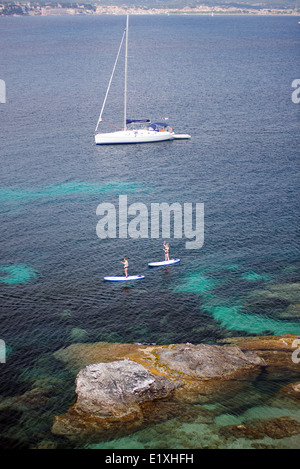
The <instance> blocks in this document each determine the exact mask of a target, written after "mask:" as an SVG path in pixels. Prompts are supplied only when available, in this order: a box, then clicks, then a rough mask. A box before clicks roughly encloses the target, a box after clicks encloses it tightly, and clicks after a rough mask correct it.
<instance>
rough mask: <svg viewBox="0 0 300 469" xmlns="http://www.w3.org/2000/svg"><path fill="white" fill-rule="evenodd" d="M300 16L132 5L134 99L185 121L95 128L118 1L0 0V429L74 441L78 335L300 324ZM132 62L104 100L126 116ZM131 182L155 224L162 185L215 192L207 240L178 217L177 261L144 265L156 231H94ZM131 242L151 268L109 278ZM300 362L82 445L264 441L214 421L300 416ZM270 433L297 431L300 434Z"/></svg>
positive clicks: (138, 265)
mask: <svg viewBox="0 0 300 469" xmlns="http://www.w3.org/2000/svg"><path fill="white" fill-rule="evenodd" d="M298 19H299V18H296V17H251V16H249V17H243V16H232V17H226V16H214V17H199V16H189V15H183V16H175V15H174V16H172V15H170V16H132V17H130V31H129V52H128V54H129V58H128V61H129V63H128V113H127V115H128V117H129V118H137V119H142V118H150V119H151V120H152V121H154V122H155V121H156V122H157V121H158V122H161V121H162V122H166V123H168V124H170V125H171V126H172V128H174V129H175V131H176V132H177V133H189V134H190V135H191V137H192V138H191V139H190V140H187V141H179V140H177V141H172V142H161V143H156V144H143V145H136V146H135V145H117V146H96V145H95V144H94V129H95V126H96V123H97V120H98V116H99V113H100V109H101V106H102V102H103V99H104V96H105V92H106V87H107V85H108V81H109V78H110V74H111V71H112V67H113V64H114V61H115V57H116V53H117V49H118V47H119V42H120V40H121V36H122V33H123V29H124V27H125V17H123V16H84V15H83V16H74V17H67V16H61V17H23V18H22V17H13V18H8V17H2V18H0V44H1V48H0V79H1V80H4V81H5V83H6V103H5V104H3V103H2V104H0V152H1V175H0V179H1V187H0V200H1V224H0V226H1V239H0V242H1V266H0V292H1V293H0V298H1V316H0V319H1V320H0V339H1V340H2V341H4V342H5V346H6V363H0V373H1V379H0V383H1V384H0V396H1V400H0V443H1V447H3V448H27V447H31V448H32V447H39V445H40V446H41V445H42V446H43V445H46V446H47V445H48V446H49V445H50V447H51V445H53V447H57V446H58V447H70V446H71V447H72V445H73V447H76V444H75V443H73V444H71V443H69V442H68V441H67V440H65V439H59V438H57V437H55V436H54V435H52V434H51V425H52V421H53V417H54V415H58V414H63V413H65V412H66V411H67V409H68V408H69V407H70V405H72V404H73V402H74V401H75V398H76V396H75V390H74V376H72V375H71V374H69V372H68V371H67V370H66V369H65V368H64V366H63V364H62V363H60V362H58V361H57V360H56V359H55V358H54V357H53V353H54V352H55V351H57V350H59V349H61V348H64V347H67V346H69V345H71V344H73V343H77V342H85V343H92V342H99V341H105V342H123V343H127V342H129V343H151V344H152V343H155V344H171V343H183V342H190V343H194V344H197V343H207V344H216V343H217V341H218V340H221V339H225V338H227V337H231V336H232V337H234V336H243V335H273V334H285V333H293V334H300V320H299V303H300V298H299V266H300V262H299V244H298V243H299V143H300V138H299V110H300V104H296V103H294V102H293V101H292V92H293V91H294V88H292V82H293V80H295V79H297V78H299V74H300V70H299V63H300V62H299V55H300V52H299V51H300V48H299V39H300V25H299V24H298ZM123 70H124V60H123V58H122V57H120V61H119V63H118V66H117V69H116V73H115V77H114V81H113V84H112V87H111V90H110V94H109V97H108V100H107V104H106V108H105V112H104V114H103V119H104V120H105V122H108V123H109V124H113V125H116V126H122V122H123ZM112 128H113V127H111V126H109V125H107V124H104V123H101V125H100V130H101V129H102V130H106V131H107V130H108V129H112ZM120 195H127V200H128V206H129V205H131V204H134V203H139V204H144V206H145V207H146V208H147V209H148V210H149V226H150V222H151V220H150V218H151V212H150V206H151V204H152V203H163V202H165V203H167V204H170V205H171V204H173V203H175V202H176V203H178V204H179V205H180V206H181V207H182V208H183V207H184V204H185V203H190V204H193V207H195V206H196V204H204V243H203V246H202V247H201V248H200V249H187V246H186V242H187V241H189V239H187V237H186V236H185V235H184V234H183V236H182V237H181V238H175V237H174V233H173V229H172V226H171V232H170V236H169V238H168V239H166V240H167V241H168V242H169V243H170V254H171V257H179V258H180V259H181V262H180V263H179V264H176V265H174V266H172V267H169V268H163V269H154V270H153V269H152V270H151V269H149V268H148V267H147V262H149V261H154V260H161V259H163V255H164V254H163V250H162V249H163V241H164V240H165V238H163V233H160V235H159V237H158V238H152V237H151V232H150V231H149V236H148V237H143V238H133V237H130V236H129V235H128V237H127V238H119V237H116V238H110V237H108V238H106V239H100V238H99V237H98V236H97V233H96V226H97V223H98V222H99V220H100V218H101V217H100V216H99V215H97V214H96V209H97V207H98V205H99V204H101V203H110V204H112V205H113V206H114V207H115V208H116V211H118V203H119V196H120ZM128 219H129V220H132V219H133V217H132V216H131V217H130V215H129V216H128ZM171 221H172V219H171ZM116 223H117V228H119V226H118V219H116ZM136 229H137V230H138V229H139V227H138V226H137V228H136ZM124 256H127V258H128V260H129V273H130V274H138V275H140V274H142V275H145V279H144V280H141V281H138V282H136V283H129V284H127V285H126V286H124V284H116V283H106V282H103V277H104V276H105V275H123V267H122V264H121V261H122V259H123V258H124ZM2 358H3V357H2ZM293 380H294V381H299V375H298V376H288V375H283V376H277V378H276V379H275V380H274V381H271V382H270V380H269V381H264V380H263V378H261V379H260V380H258V381H257V382H255V383H251V384H250V387H251V389H250V391H249V389H248V390H247V392H244V393H243V392H241V393H240V394H239V395H237V396H236V397H235V398H232V399H231V401H230V402H226V403H225V402H215V403H214V404H211V405H210V406H207V408H206V411H207V412H211V415H210V417H211V418H210V419H208V420H207V419H206V420H203V419H202V420H201V415H202V414H199V415H197V414H196V415H195V409H196V407H195V408H194V409H193V413H192V416H191V415H190V416H189V418H187V419H186V420H184V419H181V420H177V419H176V418H173V419H170V420H168V421H166V422H163V423H158V424H157V425H154V426H151V427H150V428H144V429H143V430H141V431H140V432H137V433H135V434H133V435H128V436H126V437H124V438H120V439H116V440H113V441H109V442H99V443H97V444H95V443H94V444H93V445H89V444H88V443H87V447H97V448H127V449H129V448H151V449H155V448H161V447H164V448H173V449H175V448H188V449H194V448H201V447H206V448H215V447H217V448H224V447H225V448H226V447H237V448H238V447H241V448H253V446H252V445H253V441H250V440H246V439H244V438H242V439H236V440H234V441H232V440H230V441H227V440H225V439H224V438H222V436H221V435H222V434H221V433H220V429H222V427H224V426H226V425H230V424H236V423H244V422H246V421H248V420H249V419H251V418H261V419H268V418H274V417H278V416H292V417H293V418H295V419H297V420H298V421H299V422H300V407H299V405H298V407H297V405H296V404H294V407H293V406H292V407H291V405H290V406H289V408H285V406H284V404H282V405H281V406H280V405H278V400H276V399H275V395H276V392H277V390H278V389H279V388H280V387H282V386H283V385H284V384H287V383H288V382H290V381H293ZM37 388H42V389H47V393H48V394H47V399H46V401H45V402H44V401H43V402H42V403H40V404H39V405H33V404H32V402H31V403H28V401H26V399H25V400H24V399H23V400H22V396H24V394H25V393H28V392H29V391H30V390H32V389H37ZM249 396H250V397H249ZM45 442H46V443H45ZM261 445H262V446H263V445H265V446H269V447H276V448H282V447H285V448H299V447H300V438H299V435H298V436H297V435H296V436H293V437H290V438H285V439H277V440H272V439H270V438H266V439H265V440H263V441H262V442H261Z"/></svg>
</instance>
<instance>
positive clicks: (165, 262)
mask: <svg viewBox="0 0 300 469" xmlns="http://www.w3.org/2000/svg"><path fill="white" fill-rule="evenodd" d="M177 262H180V259H170V260H169V261H161V262H148V265H149V267H160V266H161V265H171V264H177Z"/></svg>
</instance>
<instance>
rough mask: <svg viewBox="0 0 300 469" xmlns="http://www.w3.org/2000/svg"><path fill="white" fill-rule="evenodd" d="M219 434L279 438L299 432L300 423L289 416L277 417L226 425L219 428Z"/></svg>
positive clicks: (254, 438)
mask: <svg viewBox="0 0 300 469" xmlns="http://www.w3.org/2000/svg"><path fill="white" fill-rule="evenodd" d="M220 434H222V435H223V436H225V438H229V437H232V436H233V437H235V438H247V439H249V440H259V439H262V438H264V437H265V436H268V437H269V438H272V439H279V438H285V437H290V436H293V435H298V434H300V423H299V422H297V420H294V419H292V418H291V417H278V418H275V419H269V420H265V421H263V422H259V423H254V424H252V425H228V426H227V427H223V428H222V429H221V430H220Z"/></svg>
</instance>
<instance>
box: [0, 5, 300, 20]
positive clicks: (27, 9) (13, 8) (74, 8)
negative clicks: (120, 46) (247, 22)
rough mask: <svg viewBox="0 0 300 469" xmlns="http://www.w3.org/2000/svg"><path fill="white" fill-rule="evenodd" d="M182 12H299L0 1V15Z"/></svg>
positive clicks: (294, 13) (289, 12) (287, 11)
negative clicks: (66, 4)
mask: <svg viewBox="0 0 300 469" xmlns="http://www.w3.org/2000/svg"><path fill="white" fill-rule="evenodd" d="M126 14H129V15H165V16H171V15H182V16H195V15H196V16H296V17H299V16H300V10H299V9H296V8H294V9H293V8H286V9H283V8H241V7H240V8H238V7H221V6H215V7H209V6H207V5H201V6H198V7H195V8H190V7H184V8H181V9H180V8H178V9H177V8H141V7H126V6H123V7H118V6H113V5H109V6H108V5H102V6H99V5H98V6H97V5H93V4H88V5H87V4H79V3H70V4H69V6H68V7H67V6H64V5H63V4H62V5H61V4H59V3H54V2H53V3H52V2H51V4H50V5H49V4H48V5H46V6H42V5H39V4H38V3H34V4H31V3H30V2H22V1H16V2H15V3H9V4H1V3H0V16H2V17H3V16H10V17H12V16H18V17H19V16H78V15H97V16H101V15H102V16H103V15H113V16H119V15H126Z"/></svg>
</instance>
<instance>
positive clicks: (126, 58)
mask: <svg viewBox="0 0 300 469" xmlns="http://www.w3.org/2000/svg"><path fill="white" fill-rule="evenodd" d="M128 23H129V15H127V18H126V42H125V86H124V130H126V128H127V124H126V117H127V116H126V109H127V60H128Z"/></svg>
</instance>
